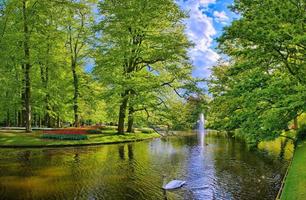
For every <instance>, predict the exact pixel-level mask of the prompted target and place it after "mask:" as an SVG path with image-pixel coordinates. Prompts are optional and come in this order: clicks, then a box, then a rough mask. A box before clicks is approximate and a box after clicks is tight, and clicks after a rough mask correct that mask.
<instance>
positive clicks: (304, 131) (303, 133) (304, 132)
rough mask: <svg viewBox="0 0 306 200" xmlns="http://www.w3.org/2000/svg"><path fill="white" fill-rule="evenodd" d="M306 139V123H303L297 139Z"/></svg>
mask: <svg viewBox="0 0 306 200" xmlns="http://www.w3.org/2000/svg"><path fill="white" fill-rule="evenodd" d="M304 139H306V124H303V125H301V127H300V128H299V129H298V130H297V140H298V141H300V140H304Z"/></svg>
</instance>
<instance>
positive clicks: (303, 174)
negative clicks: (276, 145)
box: [281, 141, 306, 200]
mask: <svg viewBox="0 0 306 200" xmlns="http://www.w3.org/2000/svg"><path fill="white" fill-rule="evenodd" d="M304 199H306V141H303V142H302V143H301V144H299V145H298V147H297V149H296V151H295V153H294V157H293V161H292V165H291V167H290V169H289V173H288V176H287V178H286V182H285V186H284V190H283V193H282V195H281V200H304Z"/></svg>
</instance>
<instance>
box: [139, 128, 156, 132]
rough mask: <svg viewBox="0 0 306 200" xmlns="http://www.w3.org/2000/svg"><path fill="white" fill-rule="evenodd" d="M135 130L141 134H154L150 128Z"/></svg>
mask: <svg viewBox="0 0 306 200" xmlns="http://www.w3.org/2000/svg"><path fill="white" fill-rule="evenodd" d="M137 130H138V131H140V132H142V133H153V132H154V130H153V129H151V128H138V129H137Z"/></svg>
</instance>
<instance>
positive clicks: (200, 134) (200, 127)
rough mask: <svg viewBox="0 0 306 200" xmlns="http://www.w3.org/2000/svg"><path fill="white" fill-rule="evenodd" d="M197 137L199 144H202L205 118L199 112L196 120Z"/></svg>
mask: <svg viewBox="0 0 306 200" xmlns="http://www.w3.org/2000/svg"><path fill="white" fill-rule="evenodd" d="M198 137H199V142H200V146H201V147H203V146H204V137H205V119H204V114H203V113H201V114H200V119H199V121H198Z"/></svg>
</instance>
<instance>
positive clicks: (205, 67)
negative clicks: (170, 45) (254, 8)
mask: <svg viewBox="0 0 306 200" xmlns="http://www.w3.org/2000/svg"><path fill="white" fill-rule="evenodd" d="M176 1H177V3H178V5H179V6H180V7H181V8H182V9H183V10H185V11H187V12H188V15H189V18H188V19H186V20H185V23H186V34H187V36H188V38H189V39H190V40H191V41H192V42H193V43H194V45H195V46H194V47H193V48H192V49H190V50H189V57H190V59H191V61H192V63H193V66H194V70H193V76H194V77H198V78H207V77H209V75H210V70H209V68H211V67H212V66H214V65H215V64H216V63H217V61H218V60H219V59H220V58H221V55H219V54H218V51H217V49H216V47H217V42H216V40H215V39H216V38H217V37H219V36H220V35H221V34H222V30H223V28H224V27H225V26H228V25H230V23H231V22H232V21H233V20H234V19H235V18H237V16H236V15H235V14H234V13H233V12H231V11H230V10H229V8H228V6H229V5H231V4H232V3H233V0H176Z"/></svg>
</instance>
